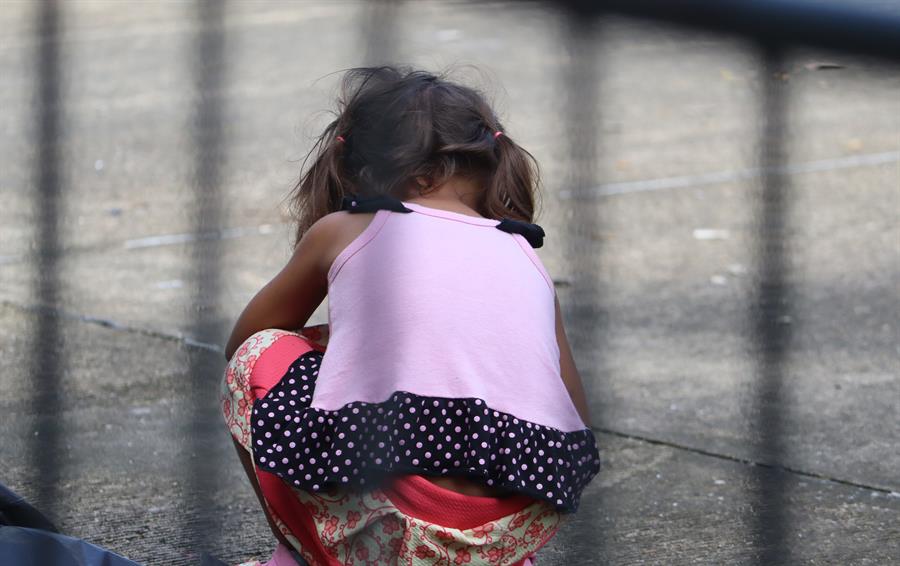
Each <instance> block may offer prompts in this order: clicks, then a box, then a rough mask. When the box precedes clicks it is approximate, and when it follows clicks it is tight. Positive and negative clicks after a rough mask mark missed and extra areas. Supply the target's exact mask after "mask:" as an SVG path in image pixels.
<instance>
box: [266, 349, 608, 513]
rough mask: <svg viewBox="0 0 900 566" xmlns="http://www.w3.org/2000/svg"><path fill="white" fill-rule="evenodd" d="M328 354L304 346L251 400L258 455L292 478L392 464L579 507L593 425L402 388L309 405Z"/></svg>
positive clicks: (363, 474)
mask: <svg viewBox="0 0 900 566" xmlns="http://www.w3.org/2000/svg"><path fill="white" fill-rule="evenodd" d="M323 355H324V354H323V353H322V352H318V351H311V352H307V353H305V354H303V355H302V356H299V357H298V358H297V359H296V360H295V361H294V363H293V364H291V367H290V368H289V369H288V371H287V373H286V374H285V375H284V377H282V379H281V380H280V381H279V383H278V384H277V385H276V386H275V387H273V388H272V389H270V390H269V392H268V394H267V395H266V396H265V397H263V398H261V399H258V400H256V401H255V402H254V404H253V414H252V421H251V422H252V428H251V431H252V434H251V436H252V442H253V452H254V459H255V461H256V464H257V465H258V466H259V467H260V468H261V469H262V470H264V471H267V472H270V473H273V474H276V475H278V476H279V477H281V478H282V479H284V480H285V481H287V482H288V483H289V484H291V485H293V486H295V487H298V488H300V489H304V490H307V491H327V490H328V489H329V487H330V486H331V485H333V484H353V485H358V486H360V487H363V486H366V485H369V486H374V485H377V482H378V480H379V479H380V477H381V476H383V475H384V474H386V473H389V472H392V473H412V474H423V475H438V476H451V475H455V476H466V477H470V478H481V479H482V480H483V481H484V482H485V483H486V484H487V485H492V486H498V487H501V488H505V489H509V490H512V491H515V492H518V493H523V494H527V495H530V496H532V497H535V498H539V499H544V500H546V501H548V502H550V503H552V504H554V505H555V506H556V507H557V509H559V510H560V511H563V512H573V511H576V510H577V508H578V503H579V499H580V496H581V492H582V490H583V489H584V487H585V486H586V485H587V484H588V482H590V481H591V479H592V478H593V477H594V476H595V475H596V474H597V472H599V470H600V456H599V452H598V449H597V444H596V439H595V437H594V435H593V433H592V432H591V430H590V429H587V428H586V429H583V430H579V431H573V432H562V431H560V430H558V429H555V428H552V427H547V426H542V425H539V424H536V423H532V422H529V421H525V420H522V419H519V418H517V417H515V416H514V415H511V414H509V413H504V412H502V411H495V410H493V409H492V408H490V407H489V406H488V405H487V404H486V403H485V401H484V400H483V399H478V398H475V397H464V398H449V397H433V396H422V395H417V394H415V393H410V392H407V391H396V392H395V393H394V394H393V395H391V397H390V398H388V399H387V400H385V401H382V402H379V403H367V402H353V403H348V404H346V405H344V406H343V407H340V408H338V409H335V410H325V409H318V408H314V407H310V406H309V405H310V402H311V400H312V395H313V391H314V389H315V380H316V376H317V374H318V370H319V365H320V361H321V359H322V356H323Z"/></svg>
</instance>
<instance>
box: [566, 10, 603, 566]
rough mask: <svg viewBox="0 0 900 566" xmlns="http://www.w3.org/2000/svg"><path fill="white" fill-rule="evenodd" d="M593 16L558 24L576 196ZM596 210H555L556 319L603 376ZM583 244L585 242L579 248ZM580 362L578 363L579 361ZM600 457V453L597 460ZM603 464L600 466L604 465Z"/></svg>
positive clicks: (593, 125)
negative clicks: (559, 282)
mask: <svg viewBox="0 0 900 566" xmlns="http://www.w3.org/2000/svg"><path fill="white" fill-rule="evenodd" d="M595 16H596V14H591V13H589V14H584V13H581V12H577V11H572V12H569V13H568V14H567V15H566V18H565V19H564V20H563V23H564V25H565V26H566V29H565V33H564V34H563V35H564V37H566V44H565V47H566V52H567V59H568V61H567V64H566V65H565V66H564V68H563V69H562V73H561V76H560V77H559V79H560V82H561V83H562V84H563V85H565V86H564V87H563V88H561V90H562V91H563V92H566V93H567V100H566V121H567V129H566V131H567V135H566V137H565V139H566V143H567V145H568V147H567V148H566V151H565V155H567V161H568V163H567V167H566V170H567V171H568V178H567V179H566V185H567V186H568V187H571V188H572V189H574V190H575V191H576V192H577V191H580V190H581V189H583V188H584V187H589V186H592V185H593V184H594V183H595V180H596V179H597V175H598V171H597V163H598V160H597V158H596V156H597V144H598V143H600V139H599V137H598V134H597V133H598V132H599V131H600V128H599V127H598V124H600V121H601V116H600V115H599V108H600V105H599V104H598V96H599V94H598V84H599V80H600V79H599V76H598V75H599V72H598V66H597V56H596V54H597V52H598V51H599V46H598V38H599V36H600V33H602V32H601V31H600V29H602V28H599V23H600V20H599V18H597V17H595ZM597 208H598V207H596V206H589V205H586V204H585V203H584V202H581V201H577V200H574V199H572V200H569V201H568V202H567V203H566V204H565V205H564V206H562V207H561V212H562V214H563V215H564V216H563V222H562V226H563V227H564V230H563V233H562V235H561V237H562V239H561V244H562V245H563V246H564V250H565V251H564V252H563V255H564V257H565V258H566V260H567V263H568V265H567V273H568V276H569V277H570V278H571V283H572V285H571V289H570V290H569V291H568V292H567V293H565V295H564V297H560V299H559V302H560V314H561V315H562V318H563V322H564V324H565V327H566V329H567V330H566V334H567V337H568V338H569V343H570V348H571V350H572V355H573V357H574V358H575V360H576V366H577V367H579V368H590V370H589V371H590V372H591V373H592V374H593V375H608V373H609V371H610V370H609V369H608V368H604V367H603V366H604V364H605V358H602V357H601V358H599V359H595V358H593V357H591V356H593V355H595V354H596V353H597V352H605V351H607V349H608V348H607V346H606V345H605V344H606V343H607V341H608V338H609V331H608V318H609V317H608V311H607V310H606V309H604V297H605V294H604V291H603V290H602V289H600V281H601V276H600V269H601V268H600V266H601V265H604V263H605V262H604V261H603V249H602V247H601V242H600V241H599V237H598V236H597V235H598V234H599V233H600V230H599V226H600V225H602V218H601V217H600V215H598V214H597V212H596V211H597ZM584 242H589V243H590V245H589V246H585V245H584ZM579 360H583V361H579ZM584 377H585V376H582V378H583V379H582V381H583V385H584V388H585V396H586V397H587V399H588V400H590V399H591V398H600V397H602V396H600V395H597V394H591V391H592V387H601V386H602V383H603V382H601V381H600V380H597V379H584ZM599 410H600V407H598V406H596V405H595V406H593V407H591V415H590V419H591V421H592V422H591V423H589V424H591V425H596V424H597V423H600V422H604V421H605V419H604V418H603V416H602V415H601V414H600V413H599V412H598V411H599ZM604 459H605V455H604V453H603V452H602V448H601V461H604ZM604 465H605V462H604ZM590 504H591V506H592V507H593V509H594V510H597V511H599V512H600V513H603V514H604V515H605V516H606V517H611V516H612V513H611V512H610V511H609V509H610V508H611V502H609V501H608V499H607V492H606V491H605V490H597V491H596V492H594V493H593V494H592V496H591V500H590ZM609 531H610V523H609V522H608V521H602V520H601V521H597V522H596V523H594V524H592V525H591V535H592V539H591V543H590V547H591V548H592V549H594V554H593V557H592V561H591V563H592V564H603V563H605V562H604V560H603V559H604V558H605V554H606V551H607V548H608V547H609V540H610V538H611V533H610V532H609Z"/></svg>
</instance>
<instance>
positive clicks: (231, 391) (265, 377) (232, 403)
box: [222, 329, 312, 548]
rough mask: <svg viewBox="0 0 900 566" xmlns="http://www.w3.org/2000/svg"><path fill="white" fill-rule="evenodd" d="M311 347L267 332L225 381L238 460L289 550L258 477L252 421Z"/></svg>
mask: <svg viewBox="0 0 900 566" xmlns="http://www.w3.org/2000/svg"><path fill="white" fill-rule="evenodd" d="M310 349H312V348H311V346H310V344H309V343H308V342H307V341H306V340H305V339H304V338H302V337H300V336H299V335H298V334H297V333H293V332H288V331H285V330H277V329H267V330H262V331H260V332H257V333H255V334H254V335H253V336H251V337H250V338H248V339H247V340H246V341H245V342H244V343H243V344H242V345H241V347H240V348H239V349H238V351H237V352H236V353H235V354H234V356H233V357H232V359H231V360H230V361H229V362H228V366H227V368H226V371H225V380H224V381H223V391H222V408H223V411H224V414H225V421H226V423H227V424H228V428H229V431H230V432H231V435H232V441H233V443H234V446H235V449H236V450H237V453H238V457H239V458H240V460H241V464H242V465H243V467H244V471H245V473H246V474H247V478H248V479H249V480H250V484H251V485H252V486H253V490H254V492H255V493H256V497H257V499H258V500H259V503H260V505H261V506H262V508H263V512H264V513H265V516H266V521H268V523H269V527H270V529H271V530H272V534H273V535H274V536H275V538H276V539H277V540H278V541H279V542H280V543H281V544H283V545H285V546H286V547H287V548H292V545H291V544H290V542H288V540H287V538H286V537H285V536H284V534H283V533H282V532H281V530H280V529H279V528H278V526H277V524H276V522H275V520H274V519H273V517H272V515H271V511H270V509H269V505H268V504H267V502H266V500H265V498H264V497H263V494H262V490H261V489H260V486H259V480H258V479H257V477H256V471H255V465H254V463H253V457H252V451H251V446H250V424H249V419H250V416H251V411H252V409H253V401H255V400H256V399H258V398H260V397H263V396H265V394H266V393H267V392H268V390H269V389H270V388H271V387H273V386H274V385H275V384H277V383H278V381H279V380H280V379H281V377H283V376H284V374H285V373H286V372H287V370H288V368H289V367H290V365H291V363H292V362H293V361H294V360H295V359H296V358H297V356H298V355H300V354H302V353H305V352H307V351H309V350H310Z"/></svg>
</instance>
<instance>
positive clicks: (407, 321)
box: [223, 67, 600, 566]
mask: <svg viewBox="0 0 900 566" xmlns="http://www.w3.org/2000/svg"><path fill="white" fill-rule="evenodd" d="M342 86H343V89H342V96H341V98H340V100H339V111H338V114H337V118H336V119H335V120H334V121H333V122H331V123H330V124H329V125H328V126H327V127H326V128H325V131H324V132H323V133H322V135H321V136H320V137H319V139H318V141H317V143H316V144H315V146H314V147H313V150H312V151H311V152H310V153H311V154H312V153H313V152H315V158H314V160H313V163H312V165H311V167H310V168H309V169H308V170H307V171H305V173H304V174H303V176H302V177H301V179H300V182H299V183H298V185H297V187H296V188H295V190H294V193H293V195H292V198H293V200H292V205H293V210H294V212H295V214H296V216H297V220H298V229H297V233H296V240H295V241H294V247H295V252H294V254H293V256H292V258H291V259H290V261H289V262H288V264H287V266H286V267H285V268H284V269H283V270H282V271H281V272H280V273H279V274H278V275H277V276H276V277H275V278H274V279H273V280H272V281H271V282H270V283H269V284H267V285H266V286H265V287H264V288H263V289H262V290H261V291H260V292H259V293H258V294H257V295H256V296H255V297H254V298H253V300H252V301H251V302H250V304H249V305H248V306H247V308H246V309H245V310H244V312H243V313H242V314H241V316H240V318H239V319H238V321H237V323H236V325H235V328H234V331H233V333H232V335H231V338H230V340H229V341H228V345H227V348H226V357H227V358H228V359H229V363H228V367H227V370H226V376H225V380H224V382H223V384H224V390H223V410H224V413H225V418H226V421H227V423H228V426H229V430H230V431H231V434H232V436H233V437H234V441H235V445H236V446H237V448H238V454H239V455H240V457H241V460H242V462H243V464H244V466H245V469H246V471H247V474H248V476H249V478H250V481H251V483H252V484H253V486H254V489H255V490H256V493H257V496H258V497H259V499H260V502H261V504H262V506H263V509H264V510H265V512H266V516H267V519H268V521H269V524H270V526H271V528H272V531H273V533H274V534H275V536H276V538H278V540H279V542H280V544H279V546H278V548H277V549H276V552H275V554H274V555H273V557H272V559H271V560H270V561H269V562H268V564H270V565H275V564H278V565H284V564H287V565H293V564H310V565H314V566H318V565H329V566H330V565H342V564H452V565H458V564H508V565H528V564H531V563H532V562H533V555H534V553H535V551H537V549H538V548H540V547H541V546H543V545H544V544H545V543H546V542H547V541H548V540H549V539H550V538H551V537H552V536H553V535H554V534H555V533H556V531H557V529H558V528H559V524H560V520H561V519H562V517H563V516H565V515H566V514H568V513H572V512H574V511H576V509H577V508H578V504H579V499H580V496H581V493H582V491H583V490H584V488H585V486H586V485H587V484H588V483H589V482H590V481H591V479H592V478H593V477H594V476H595V475H596V474H597V472H598V471H599V468H600V457H599V453H598V448H597V445H596V441H595V438H594V435H593V434H592V432H591V428H590V417H589V414H588V408H587V404H586V402H585V398H584V392H583V389H582V385H581V380H580V378H579V375H578V371H577V370H576V368H575V364H574V361H573V359H572V353H571V351H570V348H569V345H568V342H567V340H566V334H565V330H564V328H563V323H562V317H561V314H560V307H559V300H558V299H557V297H556V292H555V289H554V286H553V281H552V279H551V278H550V275H549V274H548V273H547V271H546V269H545V268H544V266H543V264H542V262H541V260H540V259H539V258H538V256H537V254H536V253H535V252H534V248H538V247H541V245H542V244H543V237H544V231H543V230H542V229H541V227H540V226H538V225H537V224H533V223H531V220H532V216H533V212H534V197H535V196H536V194H537V193H536V191H537V182H538V177H537V166H536V163H535V162H534V159H533V157H532V156H531V154H530V153H528V152H527V151H525V150H524V149H523V148H522V147H520V146H519V145H518V144H516V143H515V142H514V141H513V140H512V139H511V138H510V136H509V134H508V133H507V132H505V131H504V128H503V126H502V125H501V123H500V121H499V120H498V119H497V116H496V115H495V114H494V112H493V111H492V110H491V108H490V107H489V105H488V104H487V103H486V102H485V100H484V98H483V97H482V95H481V94H480V93H478V92H477V91H475V90H473V89H471V88H468V87H465V86H462V85H459V84H455V83H453V82H450V81H448V80H446V79H445V78H444V77H442V76H436V75H433V74H430V73H427V72H423V71H412V70H408V69H398V68H394V67H375V68H357V69H351V70H349V71H348V72H347V73H346V75H345V77H344V80H343V83H342ZM304 165H305V163H304ZM326 294H327V296H328V324H321V325H316V326H305V327H304V324H306V322H307V320H308V319H309V317H310V316H311V315H312V313H313V312H314V311H315V310H316V308H317V307H318V306H319V305H320V304H321V302H322V301H323V300H324V299H325V296H326ZM246 564H248V565H250V564H254V565H256V564H259V563H258V562H255V561H253V562H248V563H246Z"/></svg>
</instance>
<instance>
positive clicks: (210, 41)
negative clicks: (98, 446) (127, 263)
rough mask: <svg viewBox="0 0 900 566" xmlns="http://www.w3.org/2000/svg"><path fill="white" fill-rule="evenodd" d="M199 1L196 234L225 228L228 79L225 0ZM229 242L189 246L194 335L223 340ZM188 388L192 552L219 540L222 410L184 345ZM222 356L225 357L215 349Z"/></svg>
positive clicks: (200, 364)
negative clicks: (224, 265) (217, 499)
mask: <svg viewBox="0 0 900 566" xmlns="http://www.w3.org/2000/svg"><path fill="white" fill-rule="evenodd" d="M196 8H197V10H198V14H197V19H198V21H199V23H200V28H199V31H198V35H197V37H196V43H195V48H194V53H193V55H194V59H193V76H194V77H195V79H196V83H195V93H196V107H195V114H194V123H193V128H192V134H193V138H194V139H193V145H194V159H195V163H194V178H193V179H192V180H191V183H190V185H191V189H192V191H193V193H194V199H193V210H192V212H191V213H192V217H193V222H194V226H195V229H194V233H196V234H205V233H209V232H212V231H214V230H217V229H219V228H220V227H221V226H222V221H223V218H224V211H223V203H222V195H221V192H220V191H221V161H222V160H223V159H224V156H223V153H224V142H223V139H222V138H223V133H222V113H223V111H222V98H223V84H224V82H225V79H224V75H225V65H226V61H225V57H224V25H223V20H224V11H225V9H226V4H225V3H224V2H222V1H221V0H200V1H199V2H198V3H197V5H196ZM223 248H224V246H223V241H222V240H221V239H218V238H205V239H200V240H198V241H197V242H196V243H195V245H193V246H192V247H191V250H192V256H191V262H190V269H191V273H190V274H189V276H188V277H187V280H188V281H190V282H191V285H192V293H193V296H192V298H191V302H190V307H191V311H190V315H189V316H191V317H193V324H191V325H190V327H191V331H190V334H191V335H192V336H193V338H194V339H195V340H198V341H201V342H208V343H217V342H219V341H221V339H222V332H223V329H222V328H219V326H221V324H222V322H221V321H222V317H221V316H220V313H218V310H219V309H220V308H221V306H220V305H221V282H222V265H221V261H220V259H221V257H222V254H223ZM185 352H186V353H187V357H188V372H189V373H188V377H189V387H188V391H187V395H186V403H185V405H184V406H183V409H182V411H183V413H182V414H183V415H184V417H183V422H182V426H183V427H184V428H183V430H182V432H183V434H185V435H187V447H186V448H187V453H186V454H185V455H184V456H183V465H182V469H183V470H185V471H186V473H187V474H188V477H187V478H185V484H186V486H187V489H186V494H185V495H186V501H185V502H184V503H185V504H186V511H187V512H186V513H183V514H182V517H183V519H182V520H183V521H184V528H183V531H184V532H186V534H187V538H188V541H187V542H188V548H189V550H190V552H191V553H192V554H193V553H203V552H206V551H212V550H214V549H215V548H218V547H219V543H220V542H221V534H220V533H221V528H219V526H220V524H221V521H220V516H221V514H220V513H217V512H215V507H216V502H215V499H214V497H215V494H216V493H218V492H220V490H221V486H222V484H223V478H222V474H221V473H220V470H221V468H222V466H221V461H220V458H219V457H218V455H217V453H216V443H215V442H211V440H210V438H211V437H212V436H213V435H214V434H215V431H218V430H221V423H222V415H221V413H220V412H219V410H218V392H219V387H218V385H219V381H218V380H219V378H220V373H219V372H218V371H213V368H212V366H213V364H211V363H210V361H209V360H210V357H209V356H207V355H205V353H204V352H202V351H197V350H194V349H186V350H185ZM215 359H216V360H217V361H218V360H219V357H218V356H215Z"/></svg>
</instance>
